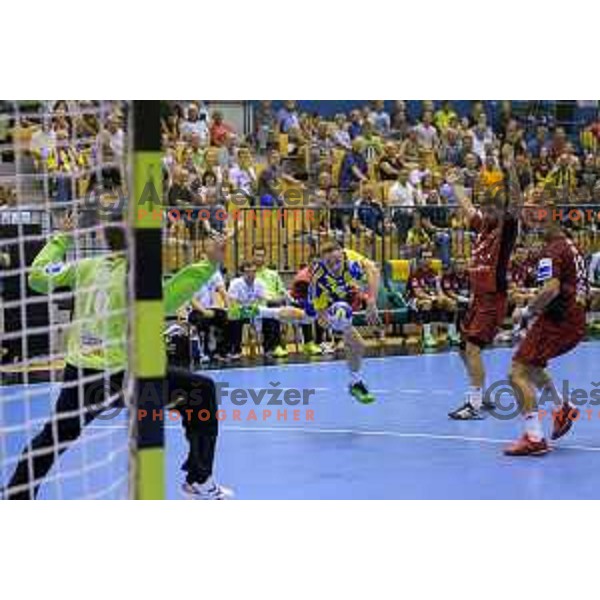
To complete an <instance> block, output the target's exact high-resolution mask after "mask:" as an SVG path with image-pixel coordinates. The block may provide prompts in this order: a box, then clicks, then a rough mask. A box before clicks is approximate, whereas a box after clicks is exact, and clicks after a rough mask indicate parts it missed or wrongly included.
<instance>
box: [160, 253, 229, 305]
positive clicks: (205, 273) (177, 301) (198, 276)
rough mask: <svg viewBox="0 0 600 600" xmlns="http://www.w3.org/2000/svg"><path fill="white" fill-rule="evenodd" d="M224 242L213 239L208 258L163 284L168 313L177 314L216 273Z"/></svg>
mask: <svg viewBox="0 0 600 600" xmlns="http://www.w3.org/2000/svg"><path fill="white" fill-rule="evenodd" d="M223 248H224V246H223V243H222V242H220V241H211V242H209V245H208V246H207V247H206V258H205V259H203V260H201V261H199V262H197V263H194V264H192V265H189V266H187V267H184V268H183V269H181V270H180V271H178V272H177V273H176V274H175V275H173V277H171V279H169V281H167V282H166V283H165V284H164V286H163V298H164V307H165V314H166V315H175V314H176V313H177V310H178V309H179V308H181V307H182V306H183V305H184V304H186V303H188V302H190V301H191V300H192V298H193V297H194V294H195V293H196V292H197V291H198V290H199V289H200V288H201V287H202V286H203V285H204V284H205V283H207V282H208V280H209V279H210V278H211V277H212V276H213V275H214V273H215V271H216V270H217V268H218V266H219V264H220V263H221V262H222V259H223Z"/></svg>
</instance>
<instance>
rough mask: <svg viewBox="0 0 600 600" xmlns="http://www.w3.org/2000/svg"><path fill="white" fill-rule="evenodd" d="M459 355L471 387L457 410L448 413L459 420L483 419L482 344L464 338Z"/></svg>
mask: <svg viewBox="0 0 600 600" xmlns="http://www.w3.org/2000/svg"><path fill="white" fill-rule="evenodd" d="M459 356H460V357H461V359H462V362H463V364H464V366H465V370H466V372H467V377H468V379H469V389H468V390H467V392H466V394H465V401H464V403H463V404H462V405H461V406H459V407H458V408H457V409H456V410H453V411H452V412H450V413H448V416H449V417H450V418H451V419H455V420H457V421H471V420H479V419H482V418H483V415H482V414H481V409H482V406H483V401H484V399H483V388H484V385H485V367H484V364H483V358H482V356H481V346H480V345H479V344H478V343H477V342H476V341H475V340H469V339H467V340H464V341H463V342H462V343H461V345H460V348H459Z"/></svg>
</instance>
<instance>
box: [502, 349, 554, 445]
mask: <svg viewBox="0 0 600 600" xmlns="http://www.w3.org/2000/svg"><path fill="white" fill-rule="evenodd" d="M509 377H510V382H511V385H512V387H513V390H514V394H515V398H517V400H518V402H519V403H520V404H521V406H522V417H523V427H524V432H523V436H522V437H521V438H519V439H518V440H517V441H516V442H514V443H513V444H511V445H510V446H508V447H507V448H506V449H505V450H504V453H505V454H507V455H509V456H529V455H540V454H546V453H547V452H549V451H550V446H548V442H547V441H546V439H545V437H544V432H543V429H542V423H541V420H540V418H539V414H538V411H537V402H536V387H537V386H536V384H535V382H536V381H538V382H540V381H542V379H543V368H542V367H539V366H534V365H530V364H526V363H524V362H520V360H518V358H516V357H515V359H514V360H513V362H512V365H511V369H510V375H509Z"/></svg>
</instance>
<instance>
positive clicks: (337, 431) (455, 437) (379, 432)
mask: <svg viewBox="0 0 600 600" xmlns="http://www.w3.org/2000/svg"><path fill="white" fill-rule="evenodd" d="M223 430H227V431H248V432H253V433H273V432H281V431H293V432H296V433H320V434H346V435H348V434H351V435H362V436H380V437H394V438H403V439H411V438H416V439H427V440H451V441H459V442H483V443H487V444H508V443H510V442H513V441H514V440H512V439H506V438H489V437H474V436H466V435H452V434H441V433H422V432H415V433H403V432H401V431H386V430H368V429H323V428H314V429H313V428H311V427H244V426H242V425H237V426H236V425H224V426H223ZM560 447H561V448H568V449H570V450H582V451H584V452H600V446H585V445H581V444H564V445H561V446H560Z"/></svg>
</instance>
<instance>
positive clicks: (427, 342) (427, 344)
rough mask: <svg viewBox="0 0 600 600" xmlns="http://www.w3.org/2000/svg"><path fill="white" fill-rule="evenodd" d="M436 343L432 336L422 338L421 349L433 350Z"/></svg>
mask: <svg viewBox="0 0 600 600" xmlns="http://www.w3.org/2000/svg"><path fill="white" fill-rule="evenodd" d="M436 346H437V341H436V339H435V338H434V337H433V336H432V335H425V336H423V347H424V348H435V347H436Z"/></svg>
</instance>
